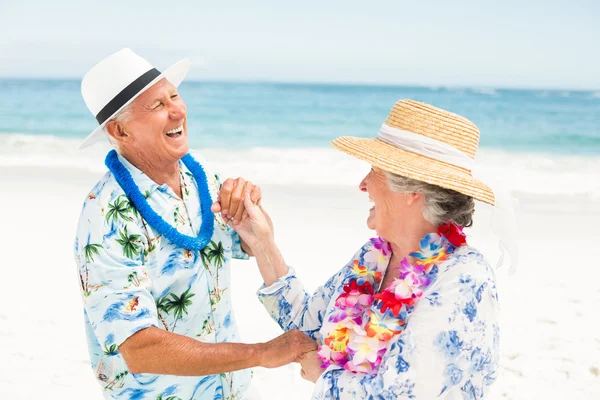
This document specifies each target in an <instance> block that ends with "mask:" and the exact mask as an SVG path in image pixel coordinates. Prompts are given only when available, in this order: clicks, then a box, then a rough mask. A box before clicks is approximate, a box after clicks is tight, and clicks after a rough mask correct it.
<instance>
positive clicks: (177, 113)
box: [169, 103, 187, 119]
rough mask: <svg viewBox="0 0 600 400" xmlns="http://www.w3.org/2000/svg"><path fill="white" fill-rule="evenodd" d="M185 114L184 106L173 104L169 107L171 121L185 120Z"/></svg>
mask: <svg viewBox="0 0 600 400" xmlns="http://www.w3.org/2000/svg"><path fill="white" fill-rule="evenodd" d="M186 113H187V108H186V107H185V104H178V103H173V104H172V105H171V110H170V111H169V115H170V117H171V119H183V118H185V116H186Z"/></svg>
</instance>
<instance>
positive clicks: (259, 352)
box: [250, 343, 266, 367]
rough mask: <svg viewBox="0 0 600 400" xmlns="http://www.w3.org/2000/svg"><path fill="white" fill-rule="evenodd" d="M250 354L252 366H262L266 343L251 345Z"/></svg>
mask: <svg viewBox="0 0 600 400" xmlns="http://www.w3.org/2000/svg"><path fill="white" fill-rule="evenodd" d="M251 346H252V347H251V349H250V353H251V356H250V357H251V359H252V360H253V364H254V365H255V366H257V367H262V366H264V356H265V347H266V343H256V344H253V345H251Z"/></svg>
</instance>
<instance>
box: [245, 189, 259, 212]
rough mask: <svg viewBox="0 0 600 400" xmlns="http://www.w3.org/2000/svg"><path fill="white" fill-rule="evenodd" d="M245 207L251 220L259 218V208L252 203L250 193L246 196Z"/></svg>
mask: <svg viewBox="0 0 600 400" xmlns="http://www.w3.org/2000/svg"><path fill="white" fill-rule="evenodd" d="M244 207H245V208H246V212H247V213H248V216H249V217H250V218H252V219H256V218H257V217H258V216H259V214H258V213H259V208H258V207H257V206H256V205H255V204H254V203H252V199H251V198H250V193H248V192H246V195H245V196H244Z"/></svg>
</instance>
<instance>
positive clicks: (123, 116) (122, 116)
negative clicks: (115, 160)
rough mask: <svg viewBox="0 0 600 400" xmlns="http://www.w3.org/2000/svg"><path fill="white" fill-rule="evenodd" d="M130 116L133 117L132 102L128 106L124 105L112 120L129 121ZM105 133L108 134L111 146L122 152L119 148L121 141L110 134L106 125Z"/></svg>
mask: <svg viewBox="0 0 600 400" xmlns="http://www.w3.org/2000/svg"><path fill="white" fill-rule="evenodd" d="M130 117H131V103H129V104H128V105H127V106H125V107H123V109H121V110H120V111H119V112H118V113H117V114H116V115H115V116H114V117H112V118H111V119H110V120H111V121H117V122H127V121H128V120H129V118H130ZM104 133H105V134H106V137H107V138H108V141H109V142H110V144H111V146H112V147H113V148H114V149H115V150H117V152H120V151H119V150H120V149H119V142H117V141H116V140H115V139H114V138H113V137H112V136H110V135H109V134H108V130H107V129H106V125H105V126H104Z"/></svg>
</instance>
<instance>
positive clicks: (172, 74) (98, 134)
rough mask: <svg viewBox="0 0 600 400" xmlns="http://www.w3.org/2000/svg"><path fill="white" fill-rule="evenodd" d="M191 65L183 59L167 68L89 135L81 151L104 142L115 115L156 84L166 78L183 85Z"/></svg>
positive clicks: (177, 84) (82, 144) (80, 146)
mask: <svg viewBox="0 0 600 400" xmlns="http://www.w3.org/2000/svg"><path fill="white" fill-rule="evenodd" d="M190 65H191V61H190V60H188V59H183V60H180V61H178V62H176V63H175V64H173V65H171V66H170V67H169V68H167V69H166V70H165V71H164V72H163V73H162V74H160V75H159V76H157V77H156V78H154V79H153V80H152V81H151V82H150V83H149V84H147V85H146V86H145V87H144V88H143V89H142V90H140V91H139V92H138V93H137V94H136V95H135V96H133V97H132V98H131V99H130V100H129V101H128V102H127V103H125V104H123V106H122V107H121V108H119V109H118V110H117V111H115V112H114V113H113V114H112V115H111V116H110V117H108V118H107V119H106V121H105V122H104V123H102V124H100V125H99V126H98V127H97V128H96V129H94V131H93V132H92V133H90V134H89V135H88V137H86V138H85V139H84V140H83V142H81V144H80V145H79V150H81V149H85V148H86V147H89V146H91V145H93V144H95V143H97V142H100V141H102V140H103V139H104V136H105V135H104V126H105V125H106V123H107V122H108V121H110V120H111V119H112V118H113V117H114V116H115V115H117V114H118V113H119V111H121V110H122V109H123V108H125V107H127V106H128V105H129V104H131V102H132V101H134V100H135V99H136V98H137V97H138V96H139V95H141V94H142V93H144V92H145V91H146V90H148V89H150V88H151V87H152V86H153V85H154V84H156V83H157V82H158V81H160V80H161V79H163V78H166V79H167V80H168V81H169V82H171V83H172V84H173V85H174V86H175V87H178V86H179V85H180V84H181V82H183V79H184V78H185V76H186V75H187V73H188V71H189V69H190Z"/></svg>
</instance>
